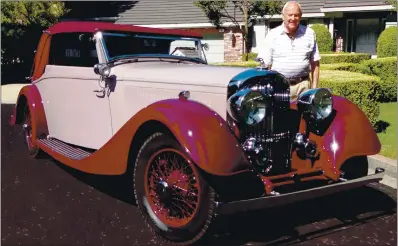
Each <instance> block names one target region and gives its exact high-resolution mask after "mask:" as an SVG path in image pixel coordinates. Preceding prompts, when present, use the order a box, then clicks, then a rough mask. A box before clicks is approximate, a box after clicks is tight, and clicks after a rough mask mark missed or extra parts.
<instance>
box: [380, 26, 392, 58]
mask: <svg viewBox="0 0 398 246" xmlns="http://www.w3.org/2000/svg"><path fill="white" fill-rule="evenodd" d="M396 55H397V27H396V26H391V27H389V28H386V29H385V30H384V31H383V32H382V33H381V34H380V36H379V38H378V39H377V57H378V58H383V57H390V56H396Z"/></svg>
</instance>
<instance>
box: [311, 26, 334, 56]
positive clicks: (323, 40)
mask: <svg viewBox="0 0 398 246" xmlns="http://www.w3.org/2000/svg"><path fill="white" fill-rule="evenodd" d="M311 29H312V30H314V32H315V34H316V42H317V44H318V49H319V52H328V51H331V50H332V47H333V39H332V37H331V36H330V33H329V30H328V29H327V28H326V26H324V25H321V24H316V25H313V26H311Z"/></svg>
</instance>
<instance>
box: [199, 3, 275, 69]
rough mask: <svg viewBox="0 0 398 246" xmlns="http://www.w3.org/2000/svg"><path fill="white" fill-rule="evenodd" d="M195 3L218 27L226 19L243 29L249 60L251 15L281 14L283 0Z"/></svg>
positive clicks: (246, 57) (246, 54)
mask: <svg viewBox="0 0 398 246" xmlns="http://www.w3.org/2000/svg"><path fill="white" fill-rule="evenodd" d="M194 4H195V6H197V7H199V8H201V9H202V11H203V12H204V14H205V15H206V17H207V18H208V19H209V21H210V22H211V23H212V24H213V25H214V26H216V27H217V28H220V27H221V26H222V25H223V24H224V23H225V22H226V21H230V22H232V23H233V25H232V26H233V27H235V28H237V29H239V30H241V31H242V34H243V41H244V44H245V59H246V61H247V60H248V53H249V42H248V39H249V22H250V19H251V17H252V16H260V17H265V16H266V15H270V16H272V15H274V14H280V13H281V11H282V4H283V3H282V1H260V0H242V1H195V2H194ZM230 4H231V5H230ZM230 10H232V12H231V11H230ZM237 11H238V13H237ZM239 16H240V17H239ZM240 22H243V23H244V26H243V28H242V27H241V25H240V24H239V23H240ZM242 29H243V30H242Z"/></svg>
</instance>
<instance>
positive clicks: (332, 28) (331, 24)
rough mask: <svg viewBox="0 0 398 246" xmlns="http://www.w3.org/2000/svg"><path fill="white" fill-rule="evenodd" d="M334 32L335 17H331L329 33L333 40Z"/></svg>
mask: <svg viewBox="0 0 398 246" xmlns="http://www.w3.org/2000/svg"><path fill="white" fill-rule="evenodd" d="M333 32H334V17H331V18H330V20H329V33H330V36H331V37H332V39H333Z"/></svg>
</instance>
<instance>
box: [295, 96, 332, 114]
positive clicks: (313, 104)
mask: <svg viewBox="0 0 398 246" xmlns="http://www.w3.org/2000/svg"><path fill="white" fill-rule="evenodd" d="M297 108H298V110H299V112H300V113H302V114H306V115H307V116H309V117H310V118H311V119H314V120H323V119H326V118H327V117H328V116H329V115H330V114H331V113H332V111H333V100H332V93H331V92H330V91H329V90H328V89H326V88H317V89H310V90H307V91H305V92H303V93H302V94H300V96H299V97H298V100H297Z"/></svg>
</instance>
